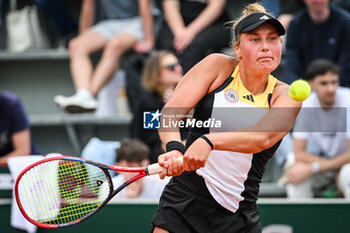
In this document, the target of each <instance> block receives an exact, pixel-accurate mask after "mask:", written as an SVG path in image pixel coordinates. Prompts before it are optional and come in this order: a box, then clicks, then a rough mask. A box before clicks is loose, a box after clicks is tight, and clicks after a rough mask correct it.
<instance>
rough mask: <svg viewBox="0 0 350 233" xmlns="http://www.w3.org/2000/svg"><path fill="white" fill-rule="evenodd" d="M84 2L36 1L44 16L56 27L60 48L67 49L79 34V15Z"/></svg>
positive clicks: (68, 0)
mask: <svg viewBox="0 0 350 233" xmlns="http://www.w3.org/2000/svg"><path fill="white" fill-rule="evenodd" d="M81 1H82V0H73V1H72V0H35V2H36V4H37V5H38V6H39V7H40V8H41V10H42V12H43V14H44V15H45V16H46V18H48V19H49V21H50V22H52V24H53V25H54V26H55V30H56V31H57V33H58V37H59V41H58V43H57V44H58V46H61V47H66V46H67V44H68V42H69V40H70V39H71V38H73V37H74V36H76V35H77V33H78V21H79V20H78V15H79V14H80V11H81V9H80V7H81Z"/></svg>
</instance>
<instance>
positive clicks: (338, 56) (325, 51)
mask: <svg viewBox="0 0 350 233" xmlns="http://www.w3.org/2000/svg"><path fill="white" fill-rule="evenodd" d="M304 3H305V5H306V9H304V10H301V11H300V12H298V13H296V14H295V16H294V18H293V20H292V21H291V22H290V24H289V27H288V31H287V42H286V65H285V67H284V71H285V75H284V78H285V81H286V82H288V83H291V82H292V81H294V80H296V79H299V78H301V77H304V76H305V71H306V67H307V66H308V65H309V64H310V62H311V61H313V60H314V59H316V58H327V59H330V60H332V61H333V62H335V63H337V64H339V65H340V67H341V73H340V85H341V86H346V87H350V77H349V76H348V74H349V73H350V53H349V52H348V51H350V44H349V41H350V15H349V13H348V12H347V11H345V10H343V9H341V8H339V7H336V6H333V5H330V3H329V0H304Z"/></svg>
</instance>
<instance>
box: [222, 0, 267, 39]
mask: <svg viewBox="0 0 350 233" xmlns="http://www.w3.org/2000/svg"><path fill="white" fill-rule="evenodd" d="M254 13H265V14H268V15H271V14H269V13H268V12H267V11H266V9H265V7H264V6H263V5H261V3H258V2H256V3H252V4H249V5H247V6H246V7H245V8H244V9H243V11H242V14H241V16H240V17H239V18H238V19H236V20H234V21H231V22H229V23H232V24H233V26H232V30H233V32H234V31H235V30H236V27H237V24H238V23H239V22H241V21H242V19H244V18H245V17H247V16H249V15H251V14H254ZM271 16H272V15H271ZM235 43H239V38H233V44H235Z"/></svg>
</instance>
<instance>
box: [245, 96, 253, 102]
mask: <svg viewBox="0 0 350 233" xmlns="http://www.w3.org/2000/svg"><path fill="white" fill-rule="evenodd" d="M243 98H244V99H246V100H249V101H251V102H253V103H254V96H253V95H245V96H243Z"/></svg>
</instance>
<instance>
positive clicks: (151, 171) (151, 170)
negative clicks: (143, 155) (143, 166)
mask: <svg viewBox="0 0 350 233" xmlns="http://www.w3.org/2000/svg"><path fill="white" fill-rule="evenodd" d="M182 158H183V157H179V158H177V160H179V161H180V162H182ZM163 169H164V168H163V167H162V166H160V165H159V163H154V164H151V165H148V166H147V170H148V175H155V174H159V173H161V172H162V171H163Z"/></svg>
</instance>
